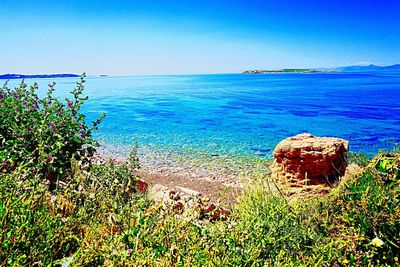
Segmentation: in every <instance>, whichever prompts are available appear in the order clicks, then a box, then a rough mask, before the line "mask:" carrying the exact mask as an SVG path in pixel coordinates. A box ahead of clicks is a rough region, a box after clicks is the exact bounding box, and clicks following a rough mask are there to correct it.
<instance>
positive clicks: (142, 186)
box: [136, 180, 149, 193]
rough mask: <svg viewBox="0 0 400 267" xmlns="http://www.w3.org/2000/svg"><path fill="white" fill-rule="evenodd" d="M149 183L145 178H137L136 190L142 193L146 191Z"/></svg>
mask: <svg viewBox="0 0 400 267" xmlns="http://www.w3.org/2000/svg"><path fill="white" fill-rule="evenodd" d="M148 188H149V185H148V184H147V183H146V182H145V181H143V180H137V182H136V190H137V191H138V192H140V193H146V191H147V189H148Z"/></svg>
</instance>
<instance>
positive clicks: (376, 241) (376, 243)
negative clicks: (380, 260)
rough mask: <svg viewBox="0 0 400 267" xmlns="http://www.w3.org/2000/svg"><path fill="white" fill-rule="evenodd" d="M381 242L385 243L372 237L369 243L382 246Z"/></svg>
mask: <svg viewBox="0 0 400 267" xmlns="http://www.w3.org/2000/svg"><path fill="white" fill-rule="evenodd" d="M383 244H385V243H384V242H383V241H382V239H380V238H378V237H375V238H374V239H372V241H371V245H373V246H375V247H382V246H383Z"/></svg>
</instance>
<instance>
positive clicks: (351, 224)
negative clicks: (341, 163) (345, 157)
mask: <svg viewBox="0 0 400 267" xmlns="http://www.w3.org/2000/svg"><path fill="white" fill-rule="evenodd" d="M382 162H383V163H382ZM385 162H386V163H385ZM388 162H389V163H388ZM399 163H400V155H399V154H395V155H390V156H382V155H380V156H378V157H377V158H375V159H374V160H373V161H372V162H371V164H370V165H369V166H368V167H367V169H366V170H365V171H364V173H362V174H361V175H359V176H357V177H352V179H350V180H348V181H344V182H343V183H342V184H340V185H339V186H338V187H337V188H336V189H335V190H333V191H332V192H331V193H330V194H329V195H327V196H325V197H318V198H316V197H314V198H308V199H298V200H291V201H288V199H287V198H286V197H285V196H284V195H281V194H279V193H278V192H277V191H276V190H274V189H273V188H271V187H272V185H271V183H270V182H267V180H266V178H264V179H260V180H259V181H257V182H255V184H253V185H251V186H249V188H248V189H247V190H246V192H245V193H244V194H243V195H242V197H241V198H240V199H239V202H238V204H237V205H236V207H234V208H233V210H232V214H231V216H230V218H229V219H228V220H226V221H216V222H211V221H207V220H200V219H199V212H198V210H196V208H193V209H192V210H188V212H187V213H185V214H186V215H185V216H183V215H181V213H180V212H178V211H177V210H176V209H174V208H173V206H169V205H167V204H155V203H153V202H151V201H149V200H148V199H147V198H146V196H145V195H143V194H141V193H139V192H137V190H136V189H135V181H136V178H135V177H133V176H132V175H131V172H130V170H131V168H129V166H128V165H127V164H123V165H120V166H115V165H113V164H105V165H104V164H103V165H94V166H93V167H92V169H91V170H90V171H89V172H86V171H83V170H81V169H79V168H78V165H76V164H74V166H75V173H74V175H75V179H74V181H75V182H74V183H75V185H74V186H71V188H73V190H71V189H68V188H64V189H62V190H56V191H55V192H52V193H50V192H48V189H47V187H46V186H44V185H38V186H36V187H35V188H32V187H30V185H29V184H27V183H26V182H21V180H20V179H19V173H12V174H2V176H1V180H0V181H1V183H0V191H1V192H2V193H1V199H0V200H1V201H0V223H1V224H0V227H1V229H2V230H1V235H0V241H1V242H0V243H1V250H0V262H1V263H3V264H5V263H7V265H16V266H23V265H33V264H35V263H36V264H38V265H48V264H51V263H53V264H55V263H57V262H58V263H60V262H61V261H62V260H65V258H68V257H71V258H70V259H71V260H72V263H71V264H72V265H71V266H93V265H105V266H110V265H119V266H123V265H157V264H159V265H167V266H169V265H195V266H203V265H217V266H219V265H233V266H242V265H245V266H246V265H256V266H262V265H265V264H267V265H292V266H293V265H295V266H301V265H308V266H310V265H317V266H331V265H333V264H340V265H352V266H360V265H375V266H384V265H387V266H393V265H396V264H398V255H399V253H400V250H399V244H400V237H399V234H400V233H399V229H400V205H399V204H400V203H399V201H400V197H399V193H400V192H399V191H400V189H399V188H400V187H399V174H398V173H399ZM78 188H79V190H78Z"/></svg>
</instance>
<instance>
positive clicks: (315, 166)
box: [273, 133, 349, 184]
mask: <svg viewBox="0 0 400 267" xmlns="http://www.w3.org/2000/svg"><path fill="white" fill-rule="evenodd" d="M348 148H349V142H348V141H346V140H344V139H339V138H332V137H315V136H313V135H311V134H309V133H303V134H299V135H296V136H293V137H289V138H287V139H284V140H282V141H281V142H280V143H279V144H278V145H277V146H276V148H275V150H274V153H273V155H274V157H275V158H276V166H275V168H276V170H278V172H280V174H278V175H284V176H286V177H288V178H289V177H290V178H291V179H297V180H304V179H307V181H308V182H307V183H309V184H320V183H321V182H324V181H326V180H327V178H338V177H340V176H342V175H344V173H345V170H346V167H347V161H346V156H345V154H346V152H347V151H348Z"/></svg>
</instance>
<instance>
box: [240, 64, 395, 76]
mask: <svg viewBox="0 0 400 267" xmlns="http://www.w3.org/2000/svg"><path fill="white" fill-rule="evenodd" d="M374 71H391V72H400V64H395V65H391V66H377V65H373V64H371V65H368V66H346V67H339V68H318V69H276V70H246V71H244V72H242V73H243V74H268V73H316V72H374Z"/></svg>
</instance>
